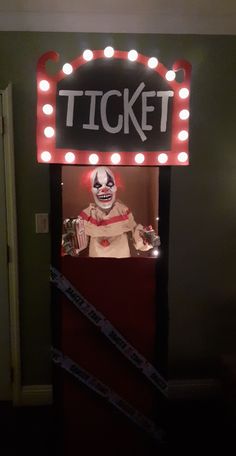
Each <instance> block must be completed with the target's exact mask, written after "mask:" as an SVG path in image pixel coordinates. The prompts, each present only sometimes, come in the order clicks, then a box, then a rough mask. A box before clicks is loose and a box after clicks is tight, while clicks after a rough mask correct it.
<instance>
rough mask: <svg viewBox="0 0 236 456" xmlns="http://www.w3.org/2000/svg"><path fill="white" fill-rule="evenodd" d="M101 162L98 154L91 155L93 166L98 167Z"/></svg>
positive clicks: (90, 160)
mask: <svg viewBox="0 0 236 456" xmlns="http://www.w3.org/2000/svg"><path fill="white" fill-rule="evenodd" d="M98 161H99V157H98V155H97V154H91V155H89V162H90V163H91V165H96V164H97V163H98Z"/></svg>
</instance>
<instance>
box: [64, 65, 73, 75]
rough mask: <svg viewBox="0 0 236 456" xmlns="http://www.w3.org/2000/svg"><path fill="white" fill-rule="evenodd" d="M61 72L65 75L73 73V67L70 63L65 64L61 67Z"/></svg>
mask: <svg viewBox="0 0 236 456" xmlns="http://www.w3.org/2000/svg"><path fill="white" fill-rule="evenodd" d="M62 71H63V73H65V74H71V73H72V72H73V66H72V65H71V64H70V63H65V64H64V65H63V67H62Z"/></svg>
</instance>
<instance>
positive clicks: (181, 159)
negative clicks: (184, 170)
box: [178, 152, 188, 163]
mask: <svg viewBox="0 0 236 456" xmlns="http://www.w3.org/2000/svg"><path fill="white" fill-rule="evenodd" d="M178 160H179V162H181V163H185V162H186V161H187V160H188V154H187V153H186V152H180V153H179V154H178Z"/></svg>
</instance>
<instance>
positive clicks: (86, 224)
mask: <svg viewBox="0 0 236 456" xmlns="http://www.w3.org/2000/svg"><path fill="white" fill-rule="evenodd" d="M91 190H92V193H93V197H94V201H95V202H94V203H92V204H90V205H89V206H88V207H87V208H86V209H84V210H83V211H82V212H81V213H80V215H79V216H78V218H77V220H76V221H75V226H76V228H75V233H76V244H77V249H75V248H73V247H72V245H71V243H70V241H69V242H64V245H63V247H64V251H65V252H66V253H67V254H70V255H73V256H77V255H79V252H80V251H81V250H83V249H85V248H86V247H87V245H88V243H89V256H90V257H95V258H96V257H106V258H109V257H111V258H112V257H113V258H128V257H130V247H129V240H128V233H131V234H132V239H133V244H134V247H135V249H137V250H141V251H147V250H150V249H151V248H152V247H153V246H152V245H150V244H148V243H147V242H146V241H145V240H144V237H143V236H141V234H142V233H143V231H144V228H143V226H142V225H138V224H137V223H136V222H135V220H134V217H133V214H132V213H131V212H130V210H129V209H128V208H127V207H126V206H125V205H124V204H123V203H122V202H120V201H116V191H117V187H116V183H115V177H114V175H113V173H112V171H111V170H110V169H109V168H107V167H104V166H100V167H98V168H96V169H95V170H94V171H93V172H92V175H91ZM75 252H76V253H75Z"/></svg>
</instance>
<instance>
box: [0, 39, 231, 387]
mask: <svg viewBox="0 0 236 456" xmlns="http://www.w3.org/2000/svg"><path fill="white" fill-rule="evenodd" d="M108 44H112V45H113V46H114V47H115V48H119V49H122V50H128V49H131V48H136V49H137V50H138V51H140V52H141V53H144V54H147V55H150V56H151V55H155V56H157V57H159V59H160V61H162V62H163V63H164V64H165V65H166V66H167V67H169V66H171V65H172V63H173V62H174V61H175V60H176V59H179V58H184V59H187V60H189V61H190V62H192V65H193V75H192V94H191V112H192V117H191V124H190V128H191V141H190V151H191V166H190V167H187V168H173V170H172V177H171V214H170V220H171V223H170V262H169V270H170V280H169V303H170V343H169V352H170V355H169V361H170V372H171V375H172V376H180V377H181V376H189V375H191V376H192V375H194V374H195V375H206V374H207V375H208V374H209V375H212V373H213V372H214V370H215V369H216V368H217V366H218V363H219V359H220V356H221V355H222V354H224V353H231V352H232V351H233V350H234V347H235V345H236V331H235V329H234V328H235V325H234V321H235V317H236V310H235V296H236V285H235V284H236V281H235V253H236V236H235V225H236V224H235V221H236V215H235V199H236V196H235V195H236V159H235V157H236V134H235V131H236V90H235V84H236V37H230V36H225V37H224V36H194V35H193V36H190V35H189V36H187V35H186V36H177V35H126V34H114V35H112V36H111V35H108V34H77V33H36V32H35V33H31V32H29V33H28V32H1V33H0V88H1V89H4V88H5V87H6V85H7V84H8V83H9V82H12V84H13V97H14V129H15V157H16V190H17V213H18V233H19V261H20V315H21V351H22V373H23V378H22V379H23V384H41V383H42V384H44V383H49V382H50V381H51V377H50V361H49V350H50V349H49V347H50V309H49V300H50V293H49V283H48V277H49V273H48V270H49V263H50V235H45V234H41V235H36V234H35V226H34V214H35V213H37V212H49V210H50V207H49V168H48V165H40V164H37V163H36V144H35V137H36V135H35V117H36V81H35V78H36V63H37V59H38V58H39V56H40V55H41V54H43V53H44V52H46V51H48V50H56V51H58V52H59V53H60V55H61V63H64V62H66V61H70V60H71V59H73V58H74V57H75V56H77V55H78V54H80V52H81V51H82V50H84V49H85V48H87V47H89V48H103V47H104V46H106V45H108Z"/></svg>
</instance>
